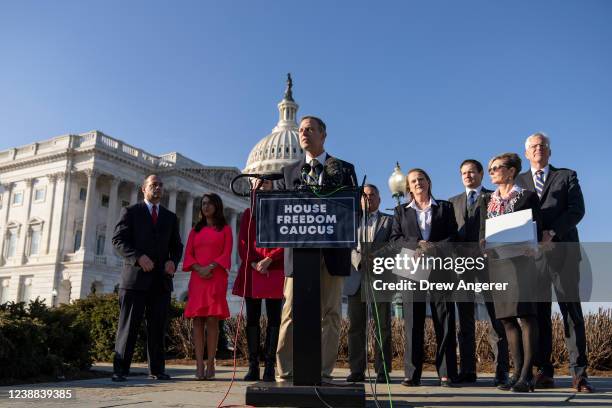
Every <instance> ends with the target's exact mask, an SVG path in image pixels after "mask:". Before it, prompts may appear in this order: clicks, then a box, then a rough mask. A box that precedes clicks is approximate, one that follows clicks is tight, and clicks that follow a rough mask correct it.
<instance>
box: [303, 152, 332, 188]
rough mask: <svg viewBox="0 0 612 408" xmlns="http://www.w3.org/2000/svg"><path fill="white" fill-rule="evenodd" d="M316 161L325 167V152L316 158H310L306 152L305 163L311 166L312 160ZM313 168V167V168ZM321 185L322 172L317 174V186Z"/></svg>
mask: <svg viewBox="0 0 612 408" xmlns="http://www.w3.org/2000/svg"><path fill="white" fill-rule="evenodd" d="M313 159H317V161H318V162H319V163H320V164H321V166H323V165H325V160H327V152H325V151H324V152H323V153H321V154H320V155H318V156H317V157H312V156H311V155H310V153H308V152H306V163H308V164H310V165H311V166H312V160H313ZM313 167H314V166H313ZM321 184H323V172H321V174H319V185H321Z"/></svg>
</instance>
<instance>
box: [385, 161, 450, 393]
mask: <svg viewBox="0 0 612 408" xmlns="http://www.w3.org/2000/svg"><path fill="white" fill-rule="evenodd" d="M406 190H408V191H410V194H411V196H412V201H410V203H409V204H408V205H404V204H402V205H399V206H397V207H395V213H394V215H393V225H392V227H391V237H390V240H391V241H395V242H398V243H399V244H400V245H401V246H404V247H406V248H408V249H411V250H415V254H414V256H415V257H417V258H418V257H419V256H421V255H424V256H428V255H431V256H437V257H444V246H443V244H442V243H444V242H451V241H453V240H454V239H455V237H456V234H457V221H456V220H455V213H454V210H453V205H452V204H451V203H449V202H448V201H442V200H434V198H433V196H432V194H431V179H430V178H429V175H427V173H426V172H425V171H424V170H422V169H412V170H410V171H409V172H408V174H407V175H406ZM453 275H454V271H446V270H435V269H434V270H432V271H431V273H430V275H429V281H430V282H452V281H453V279H454V276H453ZM403 294H404V327H405V330H406V343H405V344H404V377H405V378H404V380H403V381H402V385H404V386H406V387H415V386H418V385H420V384H421V373H422V371H423V355H424V350H423V347H424V337H425V315H426V303H425V296H426V293H425V292H417V291H404V292H403ZM430 307H431V316H432V319H433V324H434V330H435V333H436V369H437V371H438V376H439V378H440V385H441V386H443V387H451V386H452V382H453V380H454V379H455V378H456V376H457V355H456V339H455V304H454V303H453V302H452V299H451V293H450V292H448V291H442V290H431V291H430Z"/></svg>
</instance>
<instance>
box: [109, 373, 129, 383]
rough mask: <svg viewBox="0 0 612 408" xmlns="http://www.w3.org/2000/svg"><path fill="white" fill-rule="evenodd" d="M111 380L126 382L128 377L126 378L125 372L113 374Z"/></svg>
mask: <svg viewBox="0 0 612 408" xmlns="http://www.w3.org/2000/svg"><path fill="white" fill-rule="evenodd" d="M111 381H112V382H126V381H127V378H125V375H123V374H113V376H112V377H111Z"/></svg>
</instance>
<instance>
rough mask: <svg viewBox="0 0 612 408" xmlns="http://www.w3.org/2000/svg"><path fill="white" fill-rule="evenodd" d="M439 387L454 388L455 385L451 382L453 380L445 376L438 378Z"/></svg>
mask: <svg viewBox="0 0 612 408" xmlns="http://www.w3.org/2000/svg"><path fill="white" fill-rule="evenodd" d="M440 387H445V388H454V387H456V385H455V384H453V381H452V380H451V379H450V378H448V377H447V378H445V379H442V378H440Z"/></svg>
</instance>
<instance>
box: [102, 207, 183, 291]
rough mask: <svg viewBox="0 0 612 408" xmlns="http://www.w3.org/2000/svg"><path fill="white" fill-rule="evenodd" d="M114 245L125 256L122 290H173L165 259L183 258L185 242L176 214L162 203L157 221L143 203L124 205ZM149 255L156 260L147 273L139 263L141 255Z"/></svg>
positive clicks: (116, 229) (175, 262) (176, 261)
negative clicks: (154, 220) (154, 222)
mask: <svg viewBox="0 0 612 408" xmlns="http://www.w3.org/2000/svg"><path fill="white" fill-rule="evenodd" d="M113 246H114V247H115V249H116V250H117V252H118V253H119V254H120V255H121V256H122V257H123V258H124V259H125V264H124V266H123V270H122V272H121V283H120V286H119V287H120V288H121V289H132V290H142V291H146V290H150V289H160V290H162V291H168V292H172V290H173V285H172V278H170V277H169V276H168V275H166V274H165V273H164V265H165V263H166V261H169V260H170V261H172V262H174V265H175V267H178V263H179V261H180V260H181V255H182V253H183V243H182V242H181V236H180V234H179V226H178V219H177V217H176V215H175V214H174V213H173V212H171V211H169V210H167V209H166V208H164V207H162V206H161V205H160V206H159V214H158V217H157V224H155V225H153V218H152V217H151V213H150V212H149V209H148V208H147V205H146V204H145V203H144V202H141V203H137V204H134V205H131V206H129V207H124V208H123V209H122V210H121V216H120V218H119V222H117V225H116V226H115V233H114V235H113ZM141 255H147V256H148V257H149V258H150V259H151V260H152V261H153V263H154V265H155V266H154V269H153V270H152V271H150V272H145V271H143V270H142V267H141V266H140V265H139V264H138V258H140V256H141Z"/></svg>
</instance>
